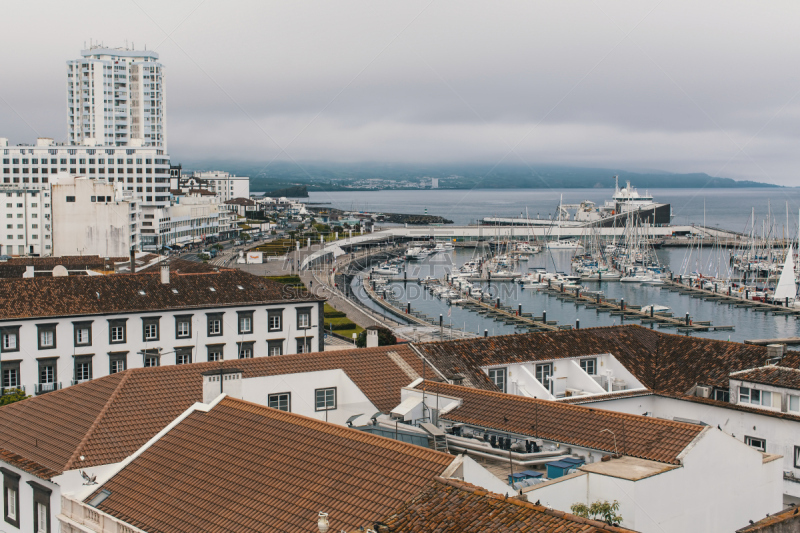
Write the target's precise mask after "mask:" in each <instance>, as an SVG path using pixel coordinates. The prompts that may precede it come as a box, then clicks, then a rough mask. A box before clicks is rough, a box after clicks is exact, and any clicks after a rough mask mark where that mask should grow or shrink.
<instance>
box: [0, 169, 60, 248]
mask: <svg viewBox="0 0 800 533" xmlns="http://www.w3.org/2000/svg"><path fill="white" fill-rule="evenodd" d="M51 200H52V199H51V198H50V188H49V186H48V185H47V184H44V185H42V188H41V189H38V188H37V189H33V188H28V187H22V186H21V185H11V184H2V185H0V219H2V220H0V223H2V224H3V230H2V232H0V255H8V256H20V255H32V256H46V255H51V254H52V253H53V238H52V237H53V234H52V231H51V227H52V221H51V207H50V203H51Z"/></svg>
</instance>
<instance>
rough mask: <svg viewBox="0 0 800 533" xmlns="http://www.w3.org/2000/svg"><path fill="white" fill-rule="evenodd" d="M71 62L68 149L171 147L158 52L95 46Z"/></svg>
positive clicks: (68, 90)
mask: <svg viewBox="0 0 800 533" xmlns="http://www.w3.org/2000/svg"><path fill="white" fill-rule="evenodd" d="M81 56H82V57H81V59H76V60H73V61H67V128H68V133H69V137H68V138H69V144H82V145H86V146H147V147H150V146H152V147H158V148H162V149H163V150H164V152H166V148H167V120H166V99H165V94H164V66H163V65H162V64H161V63H159V62H158V54H157V53H156V52H149V51H141V50H128V49H123V48H105V47H101V46H93V47H90V48H89V49H88V50H81Z"/></svg>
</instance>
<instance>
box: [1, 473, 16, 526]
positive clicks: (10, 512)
mask: <svg viewBox="0 0 800 533" xmlns="http://www.w3.org/2000/svg"><path fill="white" fill-rule="evenodd" d="M0 472H2V474H3V518H4V519H5V521H6V522H7V523H9V524H11V525H12V526H14V527H15V528H18V529H19V478H20V475H19V474H17V473H15V472H13V471H11V470H9V469H7V468H2V467H0Z"/></svg>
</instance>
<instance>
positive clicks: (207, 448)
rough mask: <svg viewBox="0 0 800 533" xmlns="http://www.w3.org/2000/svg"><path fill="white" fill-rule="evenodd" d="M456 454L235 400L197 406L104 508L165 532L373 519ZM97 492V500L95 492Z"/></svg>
mask: <svg viewBox="0 0 800 533" xmlns="http://www.w3.org/2000/svg"><path fill="white" fill-rule="evenodd" d="M452 460H453V456H451V455H448V454H445V453H441V452H437V451H434V450H430V449H427V448H422V447H419V446H414V445H412V444H406V443H403V442H398V441H395V440H392V439H386V438H383V437H378V436H375V435H371V434H368V433H365V432H362V431H358V430H355V429H349V428H345V427H342V426H338V425H335V424H328V423H325V422H322V421H319V420H315V419H312V418H307V417H304V416H300V415H296V414H292V413H286V412H283V411H278V410H276V409H270V408H268V407H264V406H260V405H256V404H252V403H249V402H243V401H241V400H235V399H231V398H225V399H223V400H222V401H221V402H220V403H219V404H218V405H216V406H214V407H213V408H212V409H211V410H210V411H209V412H207V413H204V412H197V411H196V412H194V413H192V414H190V415H189V416H188V417H187V418H186V419H184V420H183V421H182V422H181V423H180V424H178V425H177V426H176V427H175V428H173V429H172V430H171V431H170V432H169V433H167V434H166V435H165V436H164V437H162V438H161V439H159V440H158V441H157V442H156V443H154V444H153V445H152V446H151V447H150V448H148V449H147V450H145V451H144V452H143V453H142V454H141V455H140V456H139V457H137V458H136V459H135V460H134V461H132V462H131V463H130V464H129V465H128V466H127V467H125V468H124V469H123V470H122V471H120V472H119V473H117V474H116V475H115V476H113V477H112V478H111V479H110V480H109V481H108V482H106V483H105V484H104V485H103V486H102V487H101V488H99V489H98V490H101V489H105V490H108V491H110V493H111V494H110V496H108V497H107V498H106V499H105V500H104V501H103V502H102V503H100V504H99V505H98V506H97V508H98V509H100V510H101V511H104V512H106V513H109V514H111V515H113V516H115V517H117V518H119V519H121V520H124V521H125V522H128V523H129V524H131V525H134V526H136V527H138V528H141V529H144V530H146V531H150V532H153V533H158V532H165V533H166V532H187V531H237V532H251V531H252V532H262V531H314V530H316V522H317V514H318V513H319V512H320V511H324V512H326V513H328V514H329V515H330V516H329V520H330V526H331V531H340V530H341V529H345V528H346V529H354V528H356V527H359V526H371V525H372V523H373V522H374V521H376V520H379V519H380V518H381V517H383V516H385V515H386V514H387V513H389V512H391V510H392V509H395V508H397V507H398V506H399V505H400V504H401V503H402V502H403V501H405V500H406V499H408V498H410V497H412V496H413V495H414V494H416V493H417V492H418V491H419V490H420V489H421V488H422V487H423V486H425V485H426V484H428V483H430V481H431V479H432V478H433V477H434V476H436V475H439V474H441V473H442V472H443V471H444V470H445V469H446V468H447V466H448V465H449V464H450V463H451V462H452ZM91 497H92V496H90V497H89V498H87V500H88V499H91Z"/></svg>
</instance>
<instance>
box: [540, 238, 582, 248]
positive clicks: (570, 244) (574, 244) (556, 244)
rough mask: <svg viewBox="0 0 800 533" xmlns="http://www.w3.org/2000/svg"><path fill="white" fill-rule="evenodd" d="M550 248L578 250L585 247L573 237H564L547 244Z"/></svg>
mask: <svg viewBox="0 0 800 533" xmlns="http://www.w3.org/2000/svg"><path fill="white" fill-rule="evenodd" d="M546 246H547V249H548V250H577V249H579V248H580V249H583V245H582V244H581V243H579V242H578V241H575V240H572V239H564V240H558V241H549V242H548V243H547V244H546Z"/></svg>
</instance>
